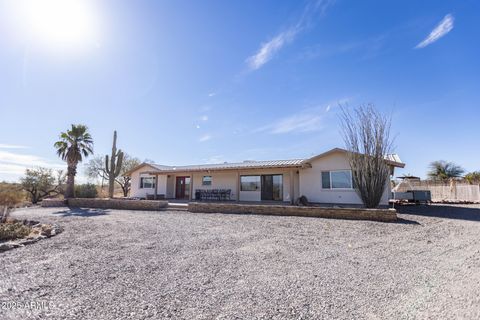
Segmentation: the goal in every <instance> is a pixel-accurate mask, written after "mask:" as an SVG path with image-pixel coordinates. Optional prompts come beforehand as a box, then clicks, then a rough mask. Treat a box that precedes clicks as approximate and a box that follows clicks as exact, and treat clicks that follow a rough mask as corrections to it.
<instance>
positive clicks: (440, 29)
mask: <svg viewBox="0 0 480 320" xmlns="http://www.w3.org/2000/svg"><path fill="white" fill-rule="evenodd" d="M453 21H454V18H453V16H452V15H451V14H447V15H446V16H445V17H444V18H443V20H442V21H440V23H439V24H438V25H437V26H436V27H435V29H433V30H432V32H430V34H429V35H428V37H426V38H425V39H424V40H423V41H422V42H420V43H419V44H417V46H416V47H415V49H421V48H425V47H426V46H428V45H430V44H432V43H434V42H435V41H437V40H438V39H440V38H441V37H443V36H444V35H446V34H447V33H449V32H450V31H452V29H453Z"/></svg>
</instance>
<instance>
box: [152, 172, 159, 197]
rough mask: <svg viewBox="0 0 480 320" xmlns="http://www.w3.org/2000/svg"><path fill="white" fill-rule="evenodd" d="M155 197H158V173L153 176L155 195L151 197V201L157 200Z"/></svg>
mask: <svg viewBox="0 0 480 320" xmlns="http://www.w3.org/2000/svg"><path fill="white" fill-rule="evenodd" d="M157 195H158V173H157V174H155V195H154V196H153V199H155V200H157Z"/></svg>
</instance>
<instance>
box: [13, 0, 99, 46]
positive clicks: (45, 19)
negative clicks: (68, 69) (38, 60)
mask: <svg viewBox="0 0 480 320" xmlns="http://www.w3.org/2000/svg"><path fill="white" fill-rule="evenodd" d="M12 3H13V4H12V5H13V6H15V8H14V9H15V10H17V19H18V22H19V23H20V25H21V29H22V30H23V31H24V32H25V33H26V36H27V37H28V39H29V40H30V41H32V42H35V43H37V44H40V45H42V46H47V48H49V49H80V48H82V47H83V48H85V47H88V46H98V41H99V39H98V32H99V28H98V19H97V16H96V13H97V12H96V11H95V7H94V2H92V1H90V0H16V1H14V2H12Z"/></svg>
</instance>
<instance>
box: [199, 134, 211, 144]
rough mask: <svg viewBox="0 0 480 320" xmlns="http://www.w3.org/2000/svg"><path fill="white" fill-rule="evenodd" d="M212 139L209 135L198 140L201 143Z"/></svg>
mask: <svg viewBox="0 0 480 320" xmlns="http://www.w3.org/2000/svg"><path fill="white" fill-rule="evenodd" d="M210 139H212V136H211V135H209V134H208V133H207V134H204V135H203V136H201V137H200V138H199V139H198V141H200V142H205V141H208V140H210Z"/></svg>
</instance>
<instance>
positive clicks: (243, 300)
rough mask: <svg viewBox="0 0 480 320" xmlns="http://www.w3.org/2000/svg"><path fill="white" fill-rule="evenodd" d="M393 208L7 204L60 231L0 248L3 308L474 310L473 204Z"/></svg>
mask: <svg viewBox="0 0 480 320" xmlns="http://www.w3.org/2000/svg"><path fill="white" fill-rule="evenodd" d="M398 210H399V217H400V220H399V221H398V222H397V223H381V222H371V221H347V220H333V219H320V218H304V217H276V216H254V215H233V214H228V215H227V214H199V213H195V214H194V213H188V212H174V211H171V212H169V211H166V212H139V211H117V210H98V209H90V210H89V209H68V208H30V209H22V210H17V211H16V212H14V216H16V217H21V218H29V219H35V220H39V221H42V222H47V223H48V222H54V223H58V224H60V225H61V226H63V228H64V232H63V233H61V234H59V235H57V236H55V237H52V238H49V239H45V240H41V241H39V242H37V243H35V244H32V245H28V246H25V247H23V248H18V249H14V250H10V251H7V252H4V253H0V261H1V262H2V267H1V268H0V279H1V282H0V302H1V303H2V305H1V307H2V308H1V309H0V319H96V320H99V319H165V318H172V319H458V318H463V319H479V318H480V295H479V292H480V206H457V207H455V206H446V205H445V206H442V205H435V206H427V207H426V206H409V207H401V208H399V209H398ZM32 303H33V304H34V305H35V306H36V307H35V308H33V307H32ZM26 305H28V307H26Z"/></svg>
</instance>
